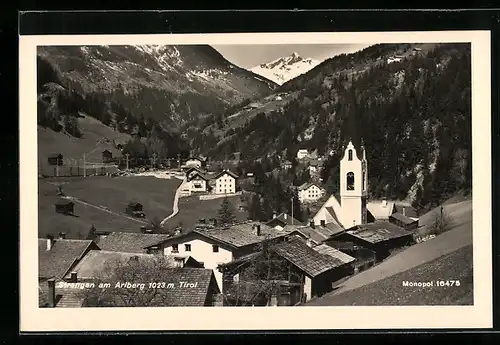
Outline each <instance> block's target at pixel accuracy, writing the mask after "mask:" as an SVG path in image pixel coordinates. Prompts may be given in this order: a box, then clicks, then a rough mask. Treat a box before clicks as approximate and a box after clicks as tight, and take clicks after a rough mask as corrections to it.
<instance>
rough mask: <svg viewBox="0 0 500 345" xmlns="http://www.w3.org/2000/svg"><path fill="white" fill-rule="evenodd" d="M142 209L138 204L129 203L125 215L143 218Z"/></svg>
mask: <svg viewBox="0 0 500 345" xmlns="http://www.w3.org/2000/svg"><path fill="white" fill-rule="evenodd" d="M142 208H143V206H142V204H140V203H138V202H131V203H129V204H128V205H127V208H126V210H125V213H127V214H129V215H131V216H134V217H140V218H144V217H145V214H144V212H143V211H142Z"/></svg>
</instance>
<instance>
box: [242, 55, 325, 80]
mask: <svg viewBox="0 0 500 345" xmlns="http://www.w3.org/2000/svg"><path fill="white" fill-rule="evenodd" d="M319 63H320V61H317V60H314V59H311V58H303V57H302V56H300V55H299V54H298V53H296V52H293V53H292V54H290V55H289V56H286V57H281V58H278V59H276V60H274V61H271V62H268V63H263V64H260V65H259V66H255V67H253V68H251V69H250V70H251V71H252V72H253V73H255V74H259V75H261V76H263V77H265V78H267V79H269V80H272V81H274V82H275V83H277V84H280V85H281V84H283V83H285V82H287V81H288V80H290V79H293V78H295V77H297V76H299V75H301V74H304V73H306V72H307V71H309V70H310V69H312V68H314V67H316V66H317V65H318V64H319Z"/></svg>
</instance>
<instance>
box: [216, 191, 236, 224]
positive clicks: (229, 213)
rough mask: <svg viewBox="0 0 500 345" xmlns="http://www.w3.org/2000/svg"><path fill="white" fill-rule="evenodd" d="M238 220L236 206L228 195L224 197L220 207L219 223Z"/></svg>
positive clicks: (231, 222) (232, 222)
mask: <svg viewBox="0 0 500 345" xmlns="http://www.w3.org/2000/svg"><path fill="white" fill-rule="evenodd" d="M235 222H236V216H235V215H234V206H233V204H231V202H230V201H229V199H228V197H227V196H226V197H224V200H222V203H221V204H220V209H219V223H220V224H221V225H231V224H234V223H235Z"/></svg>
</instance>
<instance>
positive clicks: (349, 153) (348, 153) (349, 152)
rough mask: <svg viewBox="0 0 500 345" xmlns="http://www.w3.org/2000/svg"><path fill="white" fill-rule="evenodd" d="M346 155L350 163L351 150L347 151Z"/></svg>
mask: <svg viewBox="0 0 500 345" xmlns="http://www.w3.org/2000/svg"><path fill="white" fill-rule="evenodd" d="M347 155H348V159H349V160H350V161H352V150H349V151H348V152H347Z"/></svg>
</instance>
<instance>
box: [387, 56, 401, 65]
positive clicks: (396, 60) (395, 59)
mask: <svg viewBox="0 0 500 345" xmlns="http://www.w3.org/2000/svg"><path fill="white" fill-rule="evenodd" d="M403 59H404V56H401V55H396V56H391V57H389V58H388V59H387V63H388V64H389V63H393V62H401V61H402V60H403Z"/></svg>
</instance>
